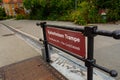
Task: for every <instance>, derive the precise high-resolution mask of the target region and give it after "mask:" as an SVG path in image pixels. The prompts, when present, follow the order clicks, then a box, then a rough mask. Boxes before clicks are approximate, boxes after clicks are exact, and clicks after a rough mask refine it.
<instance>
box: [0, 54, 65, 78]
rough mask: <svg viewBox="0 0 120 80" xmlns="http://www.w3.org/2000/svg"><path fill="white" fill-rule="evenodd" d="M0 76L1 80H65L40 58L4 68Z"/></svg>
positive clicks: (0, 70) (0, 71)
mask: <svg viewBox="0 0 120 80" xmlns="http://www.w3.org/2000/svg"><path fill="white" fill-rule="evenodd" d="M0 75H1V80H67V79H66V78H65V77H64V76H63V75H61V74H60V73H59V72H57V71H56V70H55V69H53V68H52V67H51V66H50V65H48V64H47V63H45V62H44V61H43V60H42V59H41V57H40V56H37V57H33V58H30V59H27V60H23V61H20V62H18V63H14V64H11V65H8V66H4V67H2V68H1V69H0Z"/></svg>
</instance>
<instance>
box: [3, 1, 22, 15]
mask: <svg viewBox="0 0 120 80" xmlns="http://www.w3.org/2000/svg"><path fill="white" fill-rule="evenodd" d="M3 7H4V9H5V12H6V14H7V15H8V16H16V14H17V12H18V11H16V10H18V9H23V10H24V8H23V1H22V0H3Z"/></svg>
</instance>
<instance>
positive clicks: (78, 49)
mask: <svg viewBox="0 0 120 80" xmlns="http://www.w3.org/2000/svg"><path fill="white" fill-rule="evenodd" d="M46 36H47V40H48V43H50V44H52V45H54V46H57V47H59V48H61V49H64V50H66V51H69V52H72V53H73V54H76V55H79V56H81V57H83V58H85V55H86V54H85V37H84V36H83V34H82V33H81V32H75V31H71V30H64V29H59V28H51V27H47V28H46Z"/></svg>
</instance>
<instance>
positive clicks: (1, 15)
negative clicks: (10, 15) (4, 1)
mask: <svg viewBox="0 0 120 80" xmlns="http://www.w3.org/2000/svg"><path fill="white" fill-rule="evenodd" d="M5 17H6V14H5V10H4V9H3V8H1V7H0V20H3V19H5Z"/></svg>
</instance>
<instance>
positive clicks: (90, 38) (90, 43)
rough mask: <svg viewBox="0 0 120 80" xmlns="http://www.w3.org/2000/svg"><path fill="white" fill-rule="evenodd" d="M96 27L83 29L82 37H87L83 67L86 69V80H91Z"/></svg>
mask: <svg viewBox="0 0 120 80" xmlns="http://www.w3.org/2000/svg"><path fill="white" fill-rule="evenodd" d="M96 29H97V27H85V32H84V35H85V36H86V37H87V59H86V61H85V66H86V67H87V80H93V66H92V64H94V63H95V60H94V58H93V57H94V54H93V52H94V36H95V35H94V34H93V32H94V30H96Z"/></svg>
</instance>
